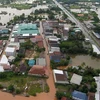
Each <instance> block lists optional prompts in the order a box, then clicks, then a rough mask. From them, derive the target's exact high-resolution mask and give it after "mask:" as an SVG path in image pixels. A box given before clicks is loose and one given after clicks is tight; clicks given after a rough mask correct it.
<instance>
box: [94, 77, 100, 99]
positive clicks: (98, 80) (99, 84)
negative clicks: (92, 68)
mask: <svg viewBox="0 0 100 100" xmlns="http://www.w3.org/2000/svg"><path fill="white" fill-rule="evenodd" d="M94 79H95V81H96V84H97V92H96V93H95V100H100V76H98V77H94Z"/></svg>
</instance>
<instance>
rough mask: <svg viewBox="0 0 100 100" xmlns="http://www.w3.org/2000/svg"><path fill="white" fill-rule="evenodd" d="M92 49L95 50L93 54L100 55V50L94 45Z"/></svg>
mask: <svg viewBox="0 0 100 100" xmlns="http://www.w3.org/2000/svg"><path fill="white" fill-rule="evenodd" d="M92 48H93V52H96V53H97V54H100V50H99V49H98V48H97V47H96V46H95V45H94V44H92Z"/></svg>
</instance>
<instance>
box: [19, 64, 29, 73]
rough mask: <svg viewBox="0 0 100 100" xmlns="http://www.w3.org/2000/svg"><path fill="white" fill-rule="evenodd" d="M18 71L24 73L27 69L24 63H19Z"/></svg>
mask: <svg viewBox="0 0 100 100" xmlns="http://www.w3.org/2000/svg"><path fill="white" fill-rule="evenodd" d="M19 71H20V72H21V73H25V72H26V71H27V67H26V66H25V64H20V66H19Z"/></svg>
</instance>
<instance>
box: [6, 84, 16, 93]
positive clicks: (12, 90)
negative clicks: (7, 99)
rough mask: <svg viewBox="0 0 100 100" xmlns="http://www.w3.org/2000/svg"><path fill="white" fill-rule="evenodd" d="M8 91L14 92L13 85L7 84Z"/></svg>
mask: <svg viewBox="0 0 100 100" xmlns="http://www.w3.org/2000/svg"><path fill="white" fill-rule="evenodd" d="M7 90H8V91H10V92H11V93H12V92H14V90H15V88H14V86H13V85H9V86H8V88H7Z"/></svg>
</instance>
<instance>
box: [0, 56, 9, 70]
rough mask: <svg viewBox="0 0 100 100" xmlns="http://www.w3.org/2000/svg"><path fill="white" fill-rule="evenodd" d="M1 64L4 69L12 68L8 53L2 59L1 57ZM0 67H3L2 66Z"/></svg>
mask: <svg viewBox="0 0 100 100" xmlns="http://www.w3.org/2000/svg"><path fill="white" fill-rule="evenodd" d="M0 66H2V67H3V69H4V70H9V69H10V68H11V67H10V64H9V62H8V59H7V57H6V55H3V56H2V57H1V59H0ZM0 69H2V68H0ZM2 71H3V70H2Z"/></svg>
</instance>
